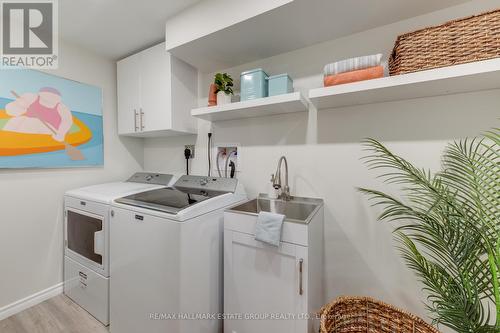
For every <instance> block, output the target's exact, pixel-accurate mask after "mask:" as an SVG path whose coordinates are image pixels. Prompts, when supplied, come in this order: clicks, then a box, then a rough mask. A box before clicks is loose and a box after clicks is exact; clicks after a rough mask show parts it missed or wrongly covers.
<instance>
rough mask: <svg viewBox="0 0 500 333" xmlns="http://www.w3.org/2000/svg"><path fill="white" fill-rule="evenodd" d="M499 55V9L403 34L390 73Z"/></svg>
mask: <svg viewBox="0 0 500 333" xmlns="http://www.w3.org/2000/svg"><path fill="white" fill-rule="evenodd" d="M497 57H500V9H498V10H495V11H492V12H488V13H484V14H481V15H477V16H471V17H467V18H463V19H459V20H455V21H450V22H447V23H445V24H443V25H440V26H436V27H430V28H426V29H422V30H418V31H415V32H410V33H407V34H404V35H401V36H399V37H398V38H397V40H396V44H395V45H394V50H393V51H392V55H391V57H390V59H389V72H390V75H398V74H404V73H410V72H417V71H421V70H426V69H432V68H438V67H445V66H452V65H457V64H463V63H467V62H473V61H479V60H486V59H492V58H497Z"/></svg>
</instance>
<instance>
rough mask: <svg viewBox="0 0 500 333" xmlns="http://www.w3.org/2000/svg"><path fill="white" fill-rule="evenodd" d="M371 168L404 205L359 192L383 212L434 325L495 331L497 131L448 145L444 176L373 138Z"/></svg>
mask: <svg viewBox="0 0 500 333" xmlns="http://www.w3.org/2000/svg"><path fill="white" fill-rule="evenodd" d="M363 144H364V147H365V148H366V150H367V151H369V153H368V156H366V157H365V162H366V164H367V165H368V167H369V168H370V169H376V170H383V171H382V174H381V175H380V177H381V178H382V179H383V181H384V182H385V183H387V184H392V185H396V186H398V187H399V188H400V190H401V191H402V198H397V197H395V196H392V195H389V194H386V193H383V192H381V191H377V190H371V189H366V188H360V189H359V190H360V191H361V192H363V193H365V194H367V195H368V196H369V197H370V200H372V203H373V204H374V205H377V206H382V213H381V215H380V216H379V220H381V221H389V222H395V224H396V226H395V227H396V228H395V230H394V236H395V239H396V241H397V244H398V249H399V250H400V253H401V255H402V257H403V260H404V261H405V263H406V264H407V266H408V267H409V268H410V269H411V270H413V271H414V272H415V273H416V275H417V277H418V278H419V280H420V281H421V282H422V283H423V286H424V287H423V289H424V292H425V293H426V295H427V298H426V306H427V308H428V310H429V311H430V314H431V317H432V319H433V323H434V324H435V325H444V326H447V327H449V328H451V329H453V330H455V331H457V332H459V333H466V332H467V333H469V332H497V333H498V332H500V170H499V165H500V150H499V146H500V130H499V129H495V130H492V131H491V132H488V133H487V134H486V135H484V136H482V137H480V138H475V139H465V140H462V141H458V142H454V143H451V144H449V145H448V146H447V148H446V149H445V151H444V153H443V158H442V170H441V171H439V172H437V173H435V174H431V172H429V171H426V170H423V169H419V168H416V167H415V166H413V165H412V164H411V163H409V162H408V161H406V160H404V159H403V158H401V157H399V156H397V155H395V154H393V153H392V152H391V151H389V150H388V149H387V148H386V147H385V146H383V145H382V144H381V143H379V142H378V141H376V140H373V139H367V140H365V141H364V143H363Z"/></svg>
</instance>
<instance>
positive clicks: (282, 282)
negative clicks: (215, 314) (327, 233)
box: [224, 207, 324, 333]
mask: <svg viewBox="0 0 500 333" xmlns="http://www.w3.org/2000/svg"><path fill="white" fill-rule="evenodd" d="M256 221H257V215H253V214H239V213H235V212H234V211H231V210H229V211H226V212H225V213H224V313H225V314H226V315H228V317H227V318H225V320H224V331H225V332H230V333H254V332H273V333H313V332H317V331H318V327H319V322H318V321H317V320H315V319H314V314H315V313H316V312H318V310H319V309H320V308H321V306H322V305H323V304H324V291H323V278H322V274H323V255H322V251H323V208H322V207H321V209H320V210H318V212H317V213H316V214H315V216H314V217H313V219H312V220H311V222H310V223H309V224H307V225H305V224H298V223H293V222H286V220H285V223H284V226H283V233H282V242H281V243H280V246H279V247H274V246H270V245H267V244H264V243H262V242H260V241H257V240H255V234H254V232H253V230H255V223H256ZM231 315H237V316H242V317H240V318H237V317H235V318H231V317H230V316H231Z"/></svg>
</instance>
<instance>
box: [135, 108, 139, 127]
mask: <svg viewBox="0 0 500 333" xmlns="http://www.w3.org/2000/svg"><path fill="white" fill-rule="evenodd" d="M138 115H139V114H138V113H137V109H134V128H135V132H137V130H138V129H139V127H137V116H138Z"/></svg>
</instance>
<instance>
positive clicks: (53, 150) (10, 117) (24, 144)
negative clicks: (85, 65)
mask: <svg viewBox="0 0 500 333" xmlns="http://www.w3.org/2000/svg"><path fill="white" fill-rule="evenodd" d="M103 164H104V149H103V120H102V91H101V89H100V88H98V87H95V86H91V85H88V84H84V83H80V82H76V81H71V80H68V79H64V78H61V77H57V76H54V75H51V74H47V73H43V72H39V71H35V70H29V69H8V70H2V71H1V73H0V168H60V167H84V166H101V165H103Z"/></svg>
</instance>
